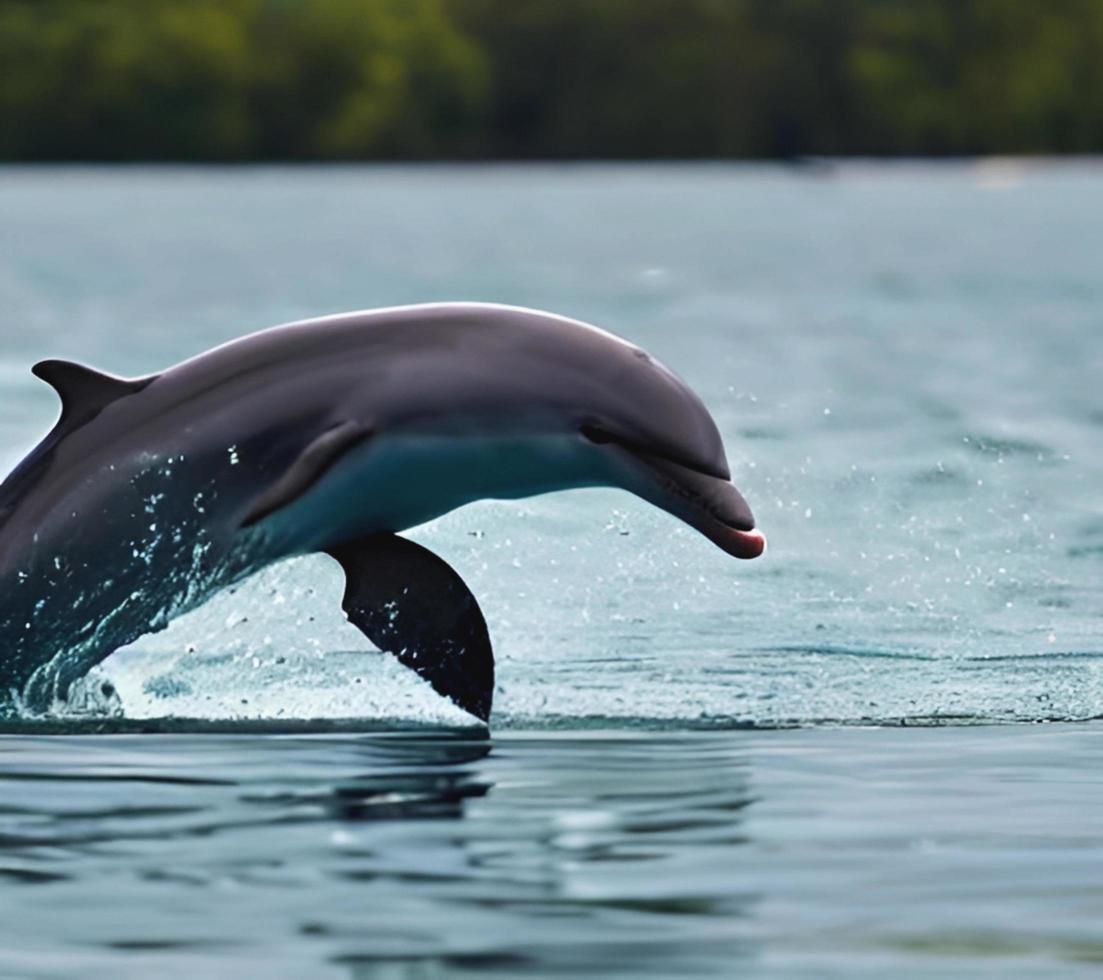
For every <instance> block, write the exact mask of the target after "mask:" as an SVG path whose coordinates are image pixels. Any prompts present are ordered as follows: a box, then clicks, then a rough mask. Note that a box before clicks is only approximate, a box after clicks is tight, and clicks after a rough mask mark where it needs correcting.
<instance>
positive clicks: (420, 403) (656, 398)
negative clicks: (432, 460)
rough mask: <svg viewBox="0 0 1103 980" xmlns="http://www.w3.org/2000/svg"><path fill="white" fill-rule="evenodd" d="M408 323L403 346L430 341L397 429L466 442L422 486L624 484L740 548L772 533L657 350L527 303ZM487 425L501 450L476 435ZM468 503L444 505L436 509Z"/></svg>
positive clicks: (722, 543) (753, 547)
mask: <svg viewBox="0 0 1103 980" xmlns="http://www.w3.org/2000/svg"><path fill="white" fill-rule="evenodd" d="M399 318H400V320H401V323H400V326H401V327H402V328H403V329H402V332H401V336H402V337H403V342H404V343H406V344H410V343H411V342H412V341H414V340H415V335H417V336H416V342H414V343H412V345H411V346H410V347H409V348H407V349H408V350H409V351H410V352H411V353H410V357H409V359H405V358H404V359H403V361H402V369H401V370H400V371H399V370H396V371H395V372H394V373H393V375H392V379H397V380H396V381H395V384H394V385H393V386H388V387H389V388H390V393H389V395H388V398H387V401H388V403H389V405H390V406H391V409H390V410H391V413H392V416H393V415H394V413H396V412H397V414H398V415H400V416H401V417H402V418H401V419H398V418H393V421H392V423H391V426H392V428H397V429H406V430H420V431H422V432H426V431H428V432H429V433H431V434H435V435H437V436H441V435H447V436H456V437H458V438H456V439H450V440H448V441H451V442H456V443H465V444H466V446H467V450H466V453H467V454H466V455H465V456H464V457H463V458H462V460H461V462H460V463H459V464H458V465H457V464H450V465H451V468H450V470H449V472H448V473H447V475H439V474H435V475H434V476H433V477H432V478H431V479H427V480H424V481H422V484H425V483H431V484H432V485H433V487H434V494H437V493H443V492H444V490H443V488H445V487H457V484H458V483H461V482H462V483H463V484H464V486H463V487H462V490H460V489H457V491H456V492H457V493H458V494H462V497H463V499H465V500H471V499H477V497H480V496H492V497H494V496H498V497H519V496H527V495H529V494H533V493H540V492H544V491H547V490H554V489H559V488H565V487H570V486H595V485H599V486H614V487H620V488H623V489H626V490H628V491H630V492H631V493H633V494H635V495H636V496H638V497H641V498H643V499H644V500H647V501H648V502H650V503H652V504H654V505H655V506H657V507H659V508H661V509H662V510H665V511H667V512H668V513H670V514H672V515H674V516H675V517H678V518H680V519H681V520H683V521H685V522H686V523H687V524H689V525H690V526H691V527H693V528H695V529H697V530H698V531H700V532H701V533H702V534H703V535H705V537H707V538H708V539H709V540H710V541H712V542H713V543H714V544H716V545H718V546H719V547H720V548H722V549H723V550H724V551H725V552H727V553H728V554H730V555H734V556H735V557H737V558H755V557H757V556H759V555H760V554H762V552H763V550H764V548H765V543H766V542H765V538H764V537H763V536H762V534H761V532H759V531H757V530H756V529H755V521H754V517H753V516H752V514H751V509H750V507H749V506H748V504H747V502H746V500H744V499H743V497H742V495H741V494H740V493H739V491H738V490H737V489H736V488H735V487H734V486H733V485H732V482H731V473H730V470H729V468H728V461H727V459H726V457H725V455H724V445H723V441H722V440H721V438H720V433H719V431H718V430H717V427H716V423H715V422H714V421H713V419H712V416H711V415H710V414H709V412H708V410H707V409H706V408H705V406H704V405H703V404H702V402H701V400H700V399H699V398H698V397H697V395H695V394H694V393H693V391H691V390H690V388H689V387H688V386H687V385H686V384H685V382H683V381H682V380H681V379H680V378H679V377H677V375H675V374H674V373H673V372H672V371H670V370H669V369H668V368H666V367H665V366H663V365H662V364H661V363H659V361H657V360H656V359H655V358H653V357H652V356H651V355H650V354H648V353H647V352H646V351H644V350H642V349H641V348H639V347H637V346H636V345H634V344H631V343H629V342H627V341H625V340H622V339H621V338H619V337H617V336H615V335H613V334H610V333H607V332H606V331H604V330H601V329H599V328H597V327H594V326H591V325H589V324H586V323H582V322H580V321H577V320H571V319H568V318H565V317H560V316H555V315H553V314H549V313H543V312H539V311H535V310H525V309H520V308H515V307H500V306H491V305H485V304H442V305H441V306H440V307H438V308H435V309H432V310H429V311H426V308H425V307H421V308H417V310H416V314H415V313H414V312H413V311H411V313H410V314H409V316H408V317H407V316H405V315H404V311H400V314H399ZM399 389H400V390H399ZM374 390H376V391H377V392H378V390H379V389H378V386H376V387H375V388H374ZM487 432H492V433H494V435H495V439H496V441H494V443H493V444H494V445H495V446H496V447H497V448H496V449H494V450H487V449H486V448H485V447H486V446H487V445H489V444H490V443H488V442H487V441H486V440H485V439H483V441H481V442H480V441H479V439H471V438H468V439H464V438H463V437H464V436H468V437H470V436H471V435H472V434H478V435H479V436H480V437H483V436H485V434H486V433H487ZM437 445H439V443H437ZM476 445H479V446H482V447H483V449H482V450H481V451H480V450H478V449H476ZM480 453H481V454H480ZM437 455H438V457H439V456H440V454H439V453H438V454H437ZM458 470H462V476H457V471H458ZM409 493H410V491H409V490H407V491H406V493H405V494H404V496H408V494H409ZM461 502H462V501H461V500H460V499H455V500H451V501H448V502H447V503H445V502H443V501H442V500H434V506H433V507H432V509H433V510H435V511H436V512H438V513H440V512H443V510H444V509H451V507H452V506H456V505H458V504H459V503H461Z"/></svg>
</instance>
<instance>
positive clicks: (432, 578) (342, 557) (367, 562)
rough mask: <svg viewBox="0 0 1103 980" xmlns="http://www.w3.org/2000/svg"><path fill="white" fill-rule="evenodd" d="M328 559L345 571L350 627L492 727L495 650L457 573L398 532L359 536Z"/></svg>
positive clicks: (331, 552)
mask: <svg viewBox="0 0 1103 980" xmlns="http://www.w3.org/2000/svg"><path fill="white" fill-rule="evenodd" d="M327 554H329V555H330V556H331V557H333V558H336V559H337V561H339V562H340V563H341V567H342V568H343V569H344V570H345V595H344V599H343V601H342V607H343V608H344V610H345V613H346V615H347V616H348V618H349V621H350V622H351V623H353V624H354V625H355V626H356V627H357V628H358V629H359V630H360V631H361V632H362V633H363V634H364V635H365V636H366V637H367V638H368V639H369V640H371V641H372V643H374V644H375V645H376V646H377V647H379V648H380V649H381V650H385V651H387V652H389V653H393V654H394V655H395V656H396V657H397V658H398V660H399V662H400V663H402V664H404V665H405V666H407V667H409V668H410V669H411V670H413V671H414V672H415V673H416V674H418V676H420V677H422V678H424V679H425V680H427V681H428V682H429V683H430V684H431V685H432V686H433V689H434V690H435V691H436V692H437V693H438V694H443V695H444V696H445V697H446V698H449V699H450V700H452V701H453V702H455V703H456V704H457V705H459V707H461V708H463V709H464V711H468V712H470V713H471V714H473V715H474V716H475V717H476V718H478V719H479V720H480V721H484V722H485V721H487V719H488V718H489V717H490V704H491V700H492V698H493V696H494V652H493V650H492V649H491V646H490V636H489V635H488V634H487V629H486V621H485V620H484V619H483V614H482V611H481V610H480V609H479V604H478V603H477V602H476V601H475V597H474V596H473V595H472V594H471V591H470V589H468V587H467V586H466V585H465V584H464V581H463V579H461V578H460V577H459V575H457V574H456V571H455V570H454V569H453V568H452V567H451V566H450V565H449V564H448V563H447V562H446V561H444V559H442V558H439V557H438V556H437V555H435V554H433V552H431V551H429V550H428V549H426V548H423V547H421V545H418V544H414V542H412V541H408V540H406V539H405V538H400V537H398V536H397V535H394V534H373V535H369V536H367V537H364V538H358V539H356V540H354V541H349V542H347V543H343V544H340V545H337V546H336V547H333V548H329V549H327Z"/></svg>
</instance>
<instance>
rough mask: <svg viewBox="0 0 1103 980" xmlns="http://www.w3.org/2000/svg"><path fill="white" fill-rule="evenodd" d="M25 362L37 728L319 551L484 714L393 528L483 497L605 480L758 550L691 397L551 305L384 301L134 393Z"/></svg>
mask: <svg viewBox="0 0 1103 980" xmlns="http://www.w3.org/2000/svg"><path fill="white" fill-rule="evenodd" d="M33 371H34V373H35V374H36V375H37V376H38V377H40V378H42V379H43V380H45V381H47V382H48V383H49V384H51V385H52V386H53V387H54V388H55V389H56V390H57V393H58V395H59V396H60V398H61V415H60V418H59V419H58V421H57V424H56V425H55V426H54V428H53V430H52V431H51V432H50V433H49V434H48V435H47V436H46V437H45V439H43V441H42V442H41V443H40V444H39V445H38V446H37V447H36V448H35V449H34V450H33V451H32V452H31V453H30V455H28V456H27V458H26V459H24V460H23V462H22V463H21V464H20V465H19V466H17V467H16V469H15V470H13V471H12V473H11V474H10V475H9V476H8V478H7V479H6V480H5V481H4V483H3V484H2V485H0V637H2V648H0V692H3V693H0V713H8V714H13V713H16V712H30V713H41V712H46V711H49V710H51V709H53V708H55V707H57V706H58V704H59V702H64V701H65V700H66V698H67V697H68V694H69V689H70V685H71V684H72V683H73V682H74V681H75V680H77V679H78V678H80V677H82V676H84V675H85V674H86V673H87V672H88V670H90V669H91V668H92V667H93V666H95V665H96V664H98V663H99V662H100V661H102V660H103V659H104V658H105V657H107V656H108V655H110V654H111V653H112V652H113V651H114V650H116V649H118V648H119V647H121V646H124V645H126V644H127V643H130V642H132V641H134V640H135V639H137V638H138V637H140V636H142V635H143V634H146V633H150V632H154V631H156V630H159V629H163V628H164V627H165V626H166V625H167V623H168V622H169V620H170V619H172V618H173V617H174V616H178V615H180V614H181V613H184V612H186V611H188V610H189V609H193V608H195V607H196V606H198V605H200V604H201V603H203V602H204V601H206V600H207V599H208V598H210V597H211V596H212V595H213V594H214V593H215V592H217V591H218V590H219V589H222V588H225V587H226V586H228V585H231V584H233V583H234V582H238V581H240V580H242V579H244V578H245V577H247V576H249V575H251V574H253V573H254V572H256V571H258V570H259V569H261V568H263V567H264V566H266V565H269V564H271V563H272V562H275V561H279V560H281V559H283V558H287V557H289V556H293V555H303V554H309V553H312V552H325V553H327V554H329V555H331V556H333V557H334V558H335V559H336V560H337V561H339V562H340V563H341V565H342V567H343V568H344V571H345V581H346V587H345V594H344V600H343V606H344V610H345V612H346V614H347V615H348V617H349V619H350V621H351V622H353V623H354V624H355V625H356V626H357V627H359V628H360V630H361V631H362V632H363V633H364V634H365V635H366V636H367V637H368V638H369V639H370V640H371V641H372V642H373V643H375V644H376V645H377V646H378V647H379V648H380V649H382V650H385V651H389V652H391V653H393V654H394V655H395V656H397V657H398V659H399V660H400V661H401V662H402V663H404V664H405V665H407V666H409V667H410V668H412V669H413V670H414V671H416V672H417V673H418V674H419V675H420V676H421V677H422V678H424V679H425V680H426V681H428V682H429V683H430V684H431V685H432V686H433V687H434V689H435V690H437V691H438V692H439V693H441V694H442V695H444V696H446V697H448V698H450V699H451V700H452V701H454V702H455V703H456V704H457V705H459V706H460V707H461V708H463V709H465V710H466V711H468V712H470V713H471V714H473V715H475V716H476V717H477V718H479V719H481V720H482V721H484V722H485V721H487V719H488V718H489V715H490V708H491V700H492V696H493V689H494V660H493V653H492V651H491V645H490V639H489V636H488V633H487V628H486V624H485V622H484V620H483V617H482V613H481V612H480V610H479V607H478V604H477V603H476V601H475V599H474V597H473V596H472V595H471V593H470V591H469V590H468V589H467V587H466V586H465V585H464V583H463V581H462V579H460V577H459V576H458V575H457V574H456V572H455V571H454V570H453V569H452V568H450V567H449V566H448V565H447V564H446V563H445V562H444V561H442V560H441V559H440V558H438V557H437V556H435V555H434V554H432V553H431V552H429V551H427V550H426V549H424V548H422V547H420V546H419V545H416V544H414V543H413V542H411V541H408V540H406V539H405V538H401V537H399V536H398V535H397V532H399V531H403V530H405V529H408V528H411V527H414V526H415V525H418V524H421V523H424V522H425V521H428V520H430V519H432V518H435V517H438V516H439V515H441V514H444V513H447V512H448V511H450V510H453V509H455V508H457V507H460V506H462V505H463V504H466V503H469V502H471V501H473V500H478V499H481V498H518V497H525V496H529V495H532V494H539V493H545V492H547V491H551V490H560V489H564V488H569V487H586V486H613V487H621V488H624V489H626V490H628V491H630V492H632V493H634V494H636V495H638V496H640V497H642V498H643V499H645V500H647V501H650V502H651V503H652V504H654V505H656V506H658V507H660V508H662V509H663V510H665V511H668V512H669V513H671V514H673V515H675V516H676V517H678V518H680V519H681V520H683V521H685V522H686V523H688V524H689V525H691V526H692V527H694V528H696V529H697V530H698V531H700V532H701V533H702V534H704V536H705V537H707V538H708V539H709V540H710V541H712V542H713V543H715V544H716V545H718V546H719V547H720V548H722V549H723V550H724V551H726V552H727V553H729V554H731V555H734V556H735V557H738V558H754V557H757V556H758V555H759V554H761V553H762V551H763V549H764V547H765V539H764V538H763V537H762V535H761V534H760V533H759V532H758V531H756V530H755V523H754V518H753V517H752V516H751V511H750V508H749V507H748V506H747V503H746V501H744V499H743V498H742V496H740V494H739V492H738V491H737V490H736V489H735V487H734V486H732V484H731V482H730V474H729V471H728V464H727V460H726V459H725V456H724V447H723V444H722V443H721V439H720V435H719V433H718V431H717V429H716V425H715V423H714V422H713V420H712V418H711V417H710V415H709V413H708V412H707V410H706V409H705V407H704V406H703V405H702V403H701V401H700V400H699V399H698V398H697V396H696V395H694V394H693V392H691V391H690V390H689V389H688V388H687V387H686V385H685V384H684V383H683V382H682V381H680V380H679V379H678V378H677V377H676V376H675V375H674V374H672V373H671V372H670V371H668V370H667V369H666V368H665V367H663V366H662V365H661V364H659V363H658V362H657V361H655V360H654V359H653V358H652V357H651V356H650V355H648V354H647V353H646V352H644V351H643V350H641V349H640V348H638V347H636V346H634V345H632V344H630V343H627V342H626V341H624V340H621V339H619V338H617V337H615V336H613V335H612V334H609V333H606V332H605V331H603V330H600V329H598V328H597V327H593V326H590V325H588V324H585V323H581V322H578V321H575V320H570V319H567V318H565V317H561V316H555V315H553V314H550V313H542V312H538V311H535V310H526V309H520V308H515V307H506V306H495V305H490V304H479V303H434V304H427V305H420V306H406V307H396V308H392V309H382V310H373V311H368V312H359V313H348V314H341V315H337V316H327V317H321V318H319V319H314V320H305V321H301V322H298V323H292V324H288V325H285V326H279V327H273V328H271V329H268V330H263V331H261V332H259V333H254V334H251V335H249V336H247V337H244V338H242V339H240V340H236V341H233V342H231V343H228V344H225V345H223V346H221V347H217V348H215V349H213V350H211V351H208V352H206V353H204V354H200V355H199V356H197V357H194V358H192V359H191V360H187V361H184V362H183V363H181V364H178V365H176V366H175V367H172V368H170V369H169V370H167V371H165V372H164V373H162V374H157V375H152V376H149V377H144V378H137V379H123V378H116V377H112V376H110V375H106V374H101V373H99V372H98V371H94V370H92V369H90V368H87V367H83V366H81V365H78V364H73V363H71V362H67V361H59V360H49V361H42V362H40V363H38V364H36V365H35V366H34V368H33Z"/></svg>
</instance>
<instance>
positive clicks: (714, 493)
mask: <svg viewBox="0 0 1103 980" xmlns="http://www.w3.org/2000/svg"><path fill="white" fill-rule="evenodd" d="M622 448H623V449H624V451H625V452H626V453H627V454H628V455H629V456H630V457H631V458H632V459H633V460H635V461H636V462H637V463H638V464H639V465H640V466H641V468H642V469H643V471H644V474H645V480H646V485H645V486H643V487H641V488H640V489H639V490H638V491H637V492H639V493H640V495H641V496H643V497H645V498H646V499H648V500H650V501H651V502H652V503H653V504H655V505H656V506H658V507H661V508H662V509H663V510H665V511H667V512H668V513H670V514H673V515H674V516H675V517H678V518H680V519H681V520H683V521H685V522H686V523H687V524H688V525H690V527H692V528H694V529H695V530H697V531H699V532H700V533H701V534H703V535H704V536H705V537H706V538H708V539H709V540H710V541H711V542H712V543H713V544H715V545H717V547H719V548H720V549H721V550H723V551H725V552H726V553H727V554H729V555H731V556H732V557H734V558H743V559H751V558H758V557H759V556H760V555H761V554H762V553H763V552H764V551H765V550H766V536H765V535H764V534H763V533H762V532H761V531H760V530H758V528H757V527H756V526H755V519H754V514H752V513H751V508H750V505H749V504H748V503H747V501H746V500H745V499H744V498H743V495H742V494H741V493H740V492H739V491H738V490H737V489H736V488H735V486H734V485H733V484H732V482H731V481H730V480H727V479H722V478H721V477H719V476H716V475H714V473H712V472H704V471H702V470H699V469H697V468H696V467H693V466H687V465H686V464H685V463H682V462H680V461H677V462H676V461H675V460H672V459H669V458H667V457H665V456H657V455H654V454H652V453H647V452H643V451H641V450H639V449H637V448H635V447H627V446H622Z"/></svg>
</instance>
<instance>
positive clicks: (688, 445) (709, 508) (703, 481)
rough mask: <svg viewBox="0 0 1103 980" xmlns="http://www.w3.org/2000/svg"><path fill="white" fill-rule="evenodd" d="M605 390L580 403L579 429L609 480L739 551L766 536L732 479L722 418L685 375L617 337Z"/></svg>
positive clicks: (750, 550) (752, 553)
mask: <svg viewBox="0 0 1103 980" xmlns="http://www.w3.org/2000/svg"><path fill="white" fill-rule="evenodd" d="M611 343H612V344H615V345H617V346H616V348H613V349H611V350H610V351H609V355H610V356H609V357H608V358H607V359H606V361H605V362H604V363H605V370H606V371H608V370H609V369H610V368H612V369H613V374H614V376H611V377H607V383H606V384H605V385H603V386H602V389H601V394H600V396H599V397H597V398H595V399H593V400H592V401H591V402H590V404H588V405H586V406H580V408H581V411H580V413H579V417H578V419H577V433H578V437H579V438H580V439H582V440H584V441H585V442H586V443H587V444H588V445H589V447H590V451H591V452H592V453H593V454H596V455H597V456H598V457H599V458H600V459H601V460H602V465H603V468H604V470H605V472H606V473H607V474H608V480H609V482H610V483H612V484H613V485H615V486H619V487H622V488H623V489H625V490H628V491H629V492H631V493H633V494H635V495H636V496H638V497H641V498H642V499H644V500H646V501H648V502H649V503H651V504H654V505H655V506H656V507H659V508H660V509H662V510H664V511H666V512H668V513H669V514H672V515H673V516H675V517H677V518H679V519H681V520H682V521H684V522H685V523H687V524H688V525H689V526H690V527H692V528H694V529H696V530H697V531H699V532H701V534H703V535H704V536H705V537H706V538H708V539H709V540H710V541H712V542H713V543H714V544H715V545H717V546H718V547H720V548H721V549H723V550H724V551H725V552H727V553H728V554H729V555H732V556H734V557H736V558H757V557H758V556H759V555H761V554H762V552H763V551H764V550H765V547H766V539H765V537H764V536H763V535H762V533H761V532H760V531H759V530H757V529H756V527H755V519H754V515H753V514H752V513H751V508H750V506H749V505H748V503H747V501H746V500H745V499H744V498H743V495H742V494H741V493H740V492H739V491H738V490H737V489H736V488H735V486H734V485H733V484H732V482H731V471H730V468H729V466H728V461H727V457H726V455H725V453H724V444H723V441H722V439H721V437H720V433H719V431H718V429H717V427H716V423H715V421H714V420H713V418H712V416H711V415H710V414H709V412H708V410H707V409H706V408H705V406H704V404H703V403H702V402H701V399H700V398H698V397H697V395H696V394H695V393H694V392H693V391H692V390H691V389H690V388H689V386H688V385H686V383H685V382H684V381H682V380H681V378H679V377H678V376H677V375H675V374H674V373H673V372H672V371H670V370H669V369H668V368H667V367H665V366H664V365H663V364H662V363H660V362H659V361H657V360H656V359H655V358H653V357H652V356H651V355H650V354H648V353H647V352H646V351H644V350H642V349H640V348H639V347H635V346H633V345H630V344H627V343H625V342H623V341H620V340H618V339H616V338H611Z"/></svg>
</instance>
